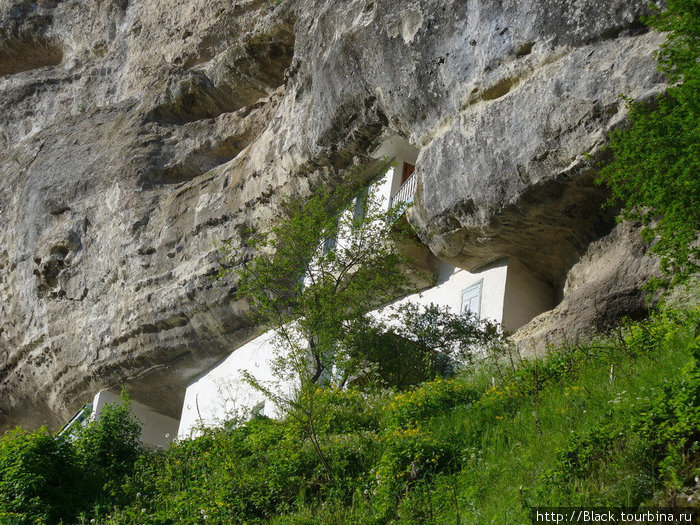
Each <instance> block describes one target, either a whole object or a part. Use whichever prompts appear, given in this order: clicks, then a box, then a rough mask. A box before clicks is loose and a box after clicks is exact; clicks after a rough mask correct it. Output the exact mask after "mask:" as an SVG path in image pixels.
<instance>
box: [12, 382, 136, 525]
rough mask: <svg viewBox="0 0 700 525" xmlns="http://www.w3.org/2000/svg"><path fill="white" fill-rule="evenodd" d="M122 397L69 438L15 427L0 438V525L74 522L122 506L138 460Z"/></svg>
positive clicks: (133, 425) (132, 427)
mask: <svg viewBox="0 0 700 525" xmlns="http://www.w3.org/2000/svg"><path fill="white" fill-rule="evenodd" d="M125 396H126V395H125V394H124V395H123V397H122V403H121V404H119V405H117V406H106V407H105V408H104V409H103V410H102V411H101V413H100V418H99V419H98V420H96V421H93V422H91V423H88V424H87V425H86V426H85V427H83V428H80V429H78V430H76V431H73V432H72V433H71V432H69V433H68V434H61V435H57V434H53V433H51V432H49V431H48V430H47V429H46V428H45V427H42V428H40V429H39V430H37V431H34V432H28V431H25V430H22V429H21V428H17V429H15V430H14V431H12V432H8V433H7V434H5V435H4V436H2V437H1V438H0V523H6V522H9V523H75V522H76V518H77V517H78V516H79V515H80V514H81V513H87V512H91V511H92V510H93V508H94V507H95V506H96V505H100V504H102V505H104V506H105V507H111V506H112V505H114V504H121V503H125V501H123V499H122V498H120V496H121V492H120V491H121V488H120V487H121V484H122V483H123V482H124V480H125V478H126V476H127V475H130V474H132V473H133V471H134V464H135V463H136V460H137V459H138V457H139V456H140V455H141V446H140V442H139V437H140V435H141V429H140V426H139V424H138V423H137V422H136V421H135V420H134V418H133V416H132V415H131V413H130V411H129V403H128V396H126V397H125Z"/></svg>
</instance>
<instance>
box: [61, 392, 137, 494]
mask: <svg viewBox="0 0 700 525" xmlns="http://www.w3.org/2000/svg"><path fill="white" fill-rule="evenodd" d="M130 406H131V404H130V399H129V395H128V393H127V392H126V390H123V391H122V393H121V402H120V403H119V404H118V405H106V406H105V407H104V408H103V409H102V410H101V411H100V416H99V418H98V419H96V420H94V421H91V422H89V423H88V424H87V425H85V426H84V427H82V428H81V429H79V430H78V431H76V433H75V437H74V441H73V445H74V448H75V451H76V458H77V463H78V465H79V466H80V468H81V471H82V476H83V479H84V481H85V484H84V487H85V488H84V492H85V494H84V497H85V498H86V499H87V500H89V501H91V502H99V501H100V500H103V501H105V502H109V503H114V502H116V501H117V500H119V498H120V497H121V489H120V486H121V483H122V482H123V481H124V479H125V477H126V476H128V475H130V474H132V473H133V470H134V464H135V463H136V460H137V459H138V458H139V456H140V454H141V452H142V449H141V424H140V422H139V421H138V420H136V419H135V418H134V416H133V415H132V414H131V411H130Z"/></svg>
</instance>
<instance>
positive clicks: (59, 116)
mask: <svg viewBox="0 0 700 525" xmlns="http://www.w3.org/2000/svg"><path fill="white" fill-rule="evenodd" d="M646 3H647V2H646V1H642V0H639V1H636V0H634V1H623V0H617V1H611V2H604V3H601V2H593V1H592V0H591V1H589V0H584V1H573V0H564V1H561V0H547V1H535V0H525V1H523V0H519V1H516V0H508V1H505V2H494V1H489V0H475V1H464V0H420V1H418V0H414V1H407V2H402V3H401V4H400V5H399V4H397V3H396V2H390V1H389V0H374V1H371V0H343V1H342V2H341V1H336V0H326V1H317V0H283V1H282V2H272V1H267V0H239V1H231V0H109V1H108V0H63V1H61V0H36V1H29V0H21V1H20V0H0V173H1V174H2V180H1V181H0V221H1V222H0V224H1V227H0V298H1V302H0V410H1V411H2V412H1V413H0V425H3V426H8V425H12V424H17V423H23V424H28V425H36V424H38V423H49V424H51V425H53V426H54V427H55V426H57V425H60V424H61V423H62V422H63V421H65V419H66V417H68V416H69V415H70V414H71V412H73V411H75V410H76V409H77V408H78V407H79V406H80V404H81V403H82V402H83V401H86V400H87V399H88V398H89V397H90V396H91V395H92V394H93V393H94V392H95V391H97V390H99V389H101V388H104V387H115V386H117V385H119V384H127V385H128V386H129V387H130V388H131V390H132V395H133V396H134V397H135V398H136V399H138V400H140V401H142V402H145V403H148V404H151V405H152V406H155V407H157V408H158V409H159V410H161V411H162V412H163V413H165V414H168V415H174V416H177V415H178V413H179V410H180V403H181V399H182V395H183V393H184V386H185V384H186V382H187V381H188V380H190V379H191V378H193V377H195V376H196V375H197V374H199V373H201V372H202V371H204V370H205V369H206V368H207V367H209V366H211V365H212V364H214V363H215V362H216V361H218V360H219V359H221V358H222V357H224V356H225V355H226V354H227V353H228V352H229V351H230V350H231V349H232V348H234V347H235V346H236V345H237V344H240V343H241V342H242V341H245V340H246V339H248V338H250V337H251V336H252V335H253V334H254V333H255V327H252V326H250V324H249V322H248V321H247V318H246V312H247V307H246V305H245V304H243V303H241V302H239V301H236V300H235V295H234V292H235V283H233V282H223V283H222V282H218V281H216V280H214V279H213V278H212V276H213V274H214V273H215V271H216V267H217V261H218V251H217V247H216V246H217V243H218V242H220V241H221V240H222V239H226V238H233V239H234V241H235V240H238V239H240V238H241V237H242V236H244V235H246V232H247V231H248V229H249V228H259V227H265V225H266V224H268V221H269V220H270V219H272V218H273V217H275V216H276V214H277V213H278V207H277V203H279V201H280V199H281V198H282V197H283V196H284V195H287V194H297V195H304V194H306V193H308V192H310V191H313V189H314V188H315V187H317V186H318V185H320V184H332V183H333V182H335V181H338V180H340V179H341V178H342V177H343V176H344V173H345V171H344V170H345V168H347V166H348V165H349V163H350V162H351V161H352V160H353V158H355V157H360V158H364V157H366V156H367V154H368V153H369V152H370V150H372V149H374V147H376V146H377V145H378V144H379V143H380V142H381V141H382V140H383V138H385V137H387V136H390V135H399V136H402V137H404V138H406V139H408V140H409V141H410V142H411V143H412V144H414V145H415V146H416V147H418V148H419V149H420V150H421V153H420V155H419V158H418V162H417V173H418V176H419V177H420V178H419V189H418V193H417V196H416V203H417V205H416V206H415V207H414V208H413V210H412V212H411V217H410V220H411V221H412V223H413V224H414V225H415V226H416V228H417V229H418V231H419V232H420V235H421V237H422V238H423V240H424V241H425V242H426V243H427V244H428V245H429V246H430V248H431V249H432V250H433V251H434V252H435V253H436V254H438V255H440V256H442V257H447V258H449V259H450V260H453V261H454V262H455V263H457V264H458V265H460V266H463V267H465V268H468V269H475V268H477V267H479V266H481V265H483V264H486V263H488V262H490V261H491V260H495V259H497V258H501V257H503V256H515V257H517V258H518V259H520V260H521V261H522V262H523V263H524V264H525V265H527V266H528V267H529V268H530V269H531V270H533V271H534V272H536V273H537V275H539V276H540V277H542V278H543V279H545V280H547V281H548V282H550V283H552V284H554V285H559V286H561V285H562V283H563V282H564V280H565V276H566V273H567V271H568V269H569V268H570V267H571V266H572V265H573V264H574V263H575V262H576V261H577V260H578V259H579V258H580V257H581V255H583V254H584V253H585V251H586V249H587V248H588V245H589V244H590V243H591V241H594V240H596V239H598V238H600V237H601V236H602V235H605V234H607V233H608V232H609V231H610V228H611V227H612V222H611V218H610V216H609V214H608V215H606V214H604V213H602V212H601V211H600V208H599V204H600V202H601V200H602V199H603V197H604V196H603V194H602V190H600V189H599V188H597V187H595V186H593V184H592V179H593V177H594V169H593V166H594V163H595V159H596V158H597V157H598V156H599V152H600V148H601V146H602V145H603V144H604V142H605V134H606V132H607V131H608V130H609V129H611V128H612V127H614V126H616V125H618V124H620V123H621V122H622V121H623V119H624V117H625V109H624V103H623V102H622V101H621V100H620V99H619V96H618V95H619V94H620V93H626V94H628V95H630V96H633V97H637V98H645V97H649V96H651V95H652V94H654V93H656V92H658V91H659V90H660V89H662V88H663V79H662V78H661V77H660V76H659V74H658V73H656V70H655V65H654V59H653V51H654V49H656V48H657V47H658V45H659V43H660V37H659V35H656V34H653V33H646V32H644V31H643V29H642V26H641V24H640V23H639V18H640V16H641V15H642V14H644V12H645V9H646V8H645V5H646ZM246 256H249V254H245V253H241V257H246Z"/></svg>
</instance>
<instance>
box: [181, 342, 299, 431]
mask: <svg viewBox="0 0 700 525" xmlns="http://www.w3.org/2000/svg"><path fill="white" fill-rule="evenodd" d="M273 338H274V333H273V332H272V331H270V332H265V333H264V334H262V335H261V336H259V337H257V338H255V339H253V340H252V341H249V342H248V343H246V344H244V345H243V346H241V347H239V348H237V349H236V350H234V351H233V352H232V353H231V354H230V355H229V356H228V357H227V358H226V359H224V360H223V361H222V362H220V363H219V364H218V365H216V366H215V367H214V368H212V369H211V370H209V371H208V372H207V373H205V374H203V375H202V376H200V377H199V378H198V379H196V380H195V381H193V382H192V383H190V385H189V386H188V387H187V390H186V392H185V401H184V403H183V406H182V415H181V417H180V427H179V429H178V436H179V437H180V438H181V439H185V438H189V437H194V436H196V435H198V434H199V427H201V426H205V427H216V426H221V425H222V424H223V423H224V422H226V421H230V420H232V419H236V418H239V417H245V416H246V415H247V414H248V413H250V411H251V410H252V409H253V408H254V407H256V406H258V405H260V404H261V403H264V408H263V410H262V411H261V413H262V415H265V416H268V417H276V416H277V415H278V412H279V409H278V408H277V407H276V406H275V405H274V404H273V403H271V402H269V401H267V400H266V399H265V396H264V395H263V394H262V393H261V392H260V391H259V390H257V389H255V388H254V387H252V386H251V385H250V384H248V383H247V382H246V381H245V380H244V378H243V375H242V374H241V370H246V371H247V372H249V373H250V374H251V375H252V376H253V377H255V378H256V379H257V380H258V381H259V382H261V383H262V384H270V383H272V382H276V381H277V378H276V377H275V376H274V374H273V373H272V367H271V366H270V361H271V360H272V359H273V358H274V357H275V352H274V349H275V347H274V343H273ZM282 388H285V389H286V390H287V393H289V392H290V391H291V388H292V387H291V385H288V384H287V385H284V386H283V387H282Z"/></svg>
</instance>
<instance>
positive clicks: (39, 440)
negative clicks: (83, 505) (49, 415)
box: [0, 428, 79, 523]
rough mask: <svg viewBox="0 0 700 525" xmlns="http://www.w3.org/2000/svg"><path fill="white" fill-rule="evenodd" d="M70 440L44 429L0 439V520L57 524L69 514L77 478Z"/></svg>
mask: <svg viewBox="0 0 700 525" xmlns="http://www.w3.org/2000/svg"><path fill="white" fill-rule="evenodd" d="M75 463H76V458H75V455H74V451H73V449H72V447H71V444H70V442H67V441H65V440H62V439H57V438H56V437H55V436H53V435H52V434H51V433H50V432H49V431H48V430H47V429H46V428H41V429H39V430H37V431H35V432H27V431H24V430H22V429H20V428H17V429H15V430H14V431H11V432H8V433H7V434H5V435H4V436H3V437H2V438H1V439H0V523H35V521H36V520H38V521H39V522H49V523H56V522H58V520H59V519H61V518H63V517H66V516H70V515H71V512H72V509H71V505H72V501H73V499H74V498H75V497H76V496H77V493H76V492H77V491H76V488H77V487H76V486H75V483H74V482H75V480H77V479H79V471H78V469H77V468H76V465H75Z"/></svg>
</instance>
